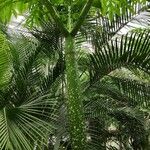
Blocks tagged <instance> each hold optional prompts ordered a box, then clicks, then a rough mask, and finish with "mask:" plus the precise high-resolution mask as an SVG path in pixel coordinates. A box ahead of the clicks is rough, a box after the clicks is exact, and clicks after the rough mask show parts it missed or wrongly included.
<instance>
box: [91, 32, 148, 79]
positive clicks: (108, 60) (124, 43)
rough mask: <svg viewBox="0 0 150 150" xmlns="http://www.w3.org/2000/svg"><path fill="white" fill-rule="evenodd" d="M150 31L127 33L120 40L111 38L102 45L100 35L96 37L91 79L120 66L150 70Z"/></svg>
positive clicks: (100, 76)
mask: <svg viewBox="0 0 150 150" xmlns="http://www.w3.org/2000/svg"><path fill="white" fill-rule="evenodd" d="M149 44H150V40H149V32H143V33H140V34H138V33H132V34H131V35H128V34H127V35H125V36H122V37H121V40H120V41H118V39H117V38H116V39H115V40H114V41H113V40H111V41H110V42H109V43H107V45H106V46H103V47H101V45H100V42H99V37H97V38H95V43H94V47H95V53H94V54H92V55H91V64H90V65H91V71H90V72H91V81H93V80H96V79H97V78H102V77H103V76H105V75H107V74H109V73H110V72H111V71H113V70H115V69H117V68H120V67H127V68H128V67H129V68H139V69H142V70H144V71H146V72H147V73H149V71H150V66H149V61H150V49H149Z"/></svg>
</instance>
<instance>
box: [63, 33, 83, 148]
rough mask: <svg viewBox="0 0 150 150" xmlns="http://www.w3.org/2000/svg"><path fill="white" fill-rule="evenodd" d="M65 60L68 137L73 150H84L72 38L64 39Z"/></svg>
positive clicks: (77, 77) (78, 86)
mask: <svg viewBox="0 0 150 150" xmlns="http://www.w3.org/2000/svg"><path fill="white" fill-rule="evenodd" d="M65 60H66V75H67V106H68V117H69V127H70V137H71V144H72V149H73V150H84V149H85V141H86V136H85V132H84V126H85V125H84V119H83V107H82V101H81V93H80V81H79V75H78V68H77V60H76V55H75V43H74V38H73V37H72V36H71V35H69V36H67V37H66V39H65Z"/></svg>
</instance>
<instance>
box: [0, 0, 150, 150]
mask: <svg viewBox="0 0 150 150" xmlns="http://www.w3.org/2000/svg"><path fill="white" fill-rule="evenodd" d="M6 2H8V3H9V2H10V1H9V0H7V1H5V2H4V1H2V4H3V5H0V6H6V4H7V3H6ZM51 2H52V4H53V5H54V6H55V7H56V8H57V10H58V11H59V13H60V14H61V12H62V11H68V10H64V9H63V7H66V5H63V6H62V7H61V5H62V4H64V3H66V4H72V5H74V6H75V5H77V6H79V5H80V6H81V8H82V7H83V4H84V3H85V1H81V0H78V1H67V0H57V1H54V0H52V1H51ZM82 2H83V3H82ZM134 2H135V1H133V4H134ZM139 2H145V1H140V0H139ZM19 3H23V4H26V5H29V4H30V5H29V6H32V7H29V8H30V9H31V10H32V13H31V16H32V15H33V14H40V13H39V12H36V13H35V12H34V10H36V11H38V9H37V8H39V6H41V5H40V3H39V2H38V1H36V0H32V1H28V0H22V1H20V2H19ZM33 3H34V5H32V4H33ZM125 4H126V1H118V0H114V1H110V2H108V1H105V0H103V1H102V3H100V1H98V0H95V1H94V3H93V6H97V8H99V7H100V8H101V7H102V8H103V9H102V13H103V15H108V16H109V17H110V18H111V20H113V22H114V24H115V25H118V26H116V28H117V29H116V30H114V33H113V34H115V33H116V32H117V31H118V29H119V28H120V27H122V26H123V25H124V24H126V22H127V21H129V20H130V19H131V18H132V17H129V18H130V19H129V18H128V20H126V19H124V18H123V19H122V20H121V19H119V20H117V19H116V15H115V16H113V17H115V18H112V14H113V12H118V11H117V10H116V9H120V8H119V7H121V6H123V5H125ZM129 4H130V3H129ZM12 5H15V9H14V10H19V4H18V3H14V4H12ZM17 5H18V6H17ZM112 6H113V7H112ZM116 6H119V7H116ZM20 7H22V8H20V10H19V12H23V11H24V10H26V7H25V6H24V5H22V4H21V5H20ZM114 7H115V8H114ZM13 8H14V7H13ZM16 8H17V9H16ZM78 8H80V7H78ZM110 8H112V9H111V10H110ZM41 10H42V11H41ZM44 10H45V11H43V9H41V8H40V9H39V11H41V12H42V13H43V12H44V13H45V12H46V11H47V9H46V8H44ZM11 11H13V9H12V10H11ZM91 12H92V11H91ZM108 12H110V14H108ZM128 12H129V11H128ZM128 12H127V13H128ZM73 13H74V14H76V10H74V12H73ZM9 14H10V15H8V16H9V17H10V16H11V14H12V12H9ZM63 14H64V13H62V15H63ZM119 14H120V10H119V12H118V15H119ZM5 15H6V17H8V16H7V14H5ZM33 16H34V17H37V16H36V15H33ZM89 16H90V17H91V15H89ZM2 17H3V16H2ZM38 17H39V16H38ZM38 17H37V18H38ZM3 18H5V17H3ZM125 18H126V17H125ZM5 19H6V18H5ZM7 19H8V18H7ZM75 19H76V17H75ZM49 20H51V19H49ZM97 20H98V19H97ZM120 20H121V21H120ZM125 20H126V21H125ZM32 21H33V18H32ZM38 21H39V20H38ZM40 21H41V20H40ZM86 21H87V22H88V21H89V18H87V20H86ZM102 21H103V19H102ZM109 21H110V20H109ZM43 22H44V21H42V23H41V24H42V27H43V28H42V30H37V29H34V30H33V31H32V32H31V33H32V36H31V37H25V36H20V35H19V36H17V35H15V36H14V37H12V38H10V39H6V37H4V35H3V34H0V43H1V47H0V54H1V55H0V57H1V58H0V75H1V76H0V77H2V79H3V81H7V82H5V84H3V86H1V87H2V88H1V87H0V149H2V150H5V149H6V150H7V149H11V150H15V149H20V150H25V149H28V150H33V149H48V150H51V149H55V150H57V149H71V142H70V134H69V123H68V118H67V107H66V78H65V72H64V71H65V61H64V46H63V44H64V43H63V41H64V37H63V36H62V34H61V31H60V29H59V28H58V27H57V25H55V24H54V23H53V21H51V22H49V23H43ZM85 23H86V22H85ZM110 23H111V22H110ZM93 24H94V25H93ZM88 25H89V24H87V27H89V26H88ZM90 26H91V28H92V30H91V28H87V27H86V25H83V26H82V28H84V27H85V29H84V30H86V32H82V31H83V30H82V28H81V30H80V32H79V33H78V34H77V36H76V37H75V42H76V52H77V53H78V64H79V73H80V80H81V81H82V82H81V87H83V88H82V91H81V92H82V102H83V106H84V117H85V122H86V126H85V129H86V137H87V148H88V149H92V150H94V149H95V150H98V149H106V148H107V149H116V147H119V148H120V149H135V150H136V149H145V150H146V149H147V148H148V147H149V145H148V144H149V141H148V138H149V132H148V130H149V129H148V124H149V123H148V120H149V106H150V102H149V99H150V95H149V91H150V86H149V84H147V83H144V82H142V81H141V82H139V81H135V80H134V79H132V78H131V79H128V78H123V77H118V76H115V74H111V73H112V72H115V70H116V69H122V67H123V68H126V69H130V71H131V72H134V73H136V72H135V70H136V69H137V68H138V71H139V70H142V72H146V73H147V77H149V73H150V72H149V71H150V66H149V62H150V38H149V35H150V33H149V31H141V32H140V33H139V32H136V33H132V34H127V35H125V36H122V37H120V38H115V39H112V40H110V39H111V37H112V36H110V37H109V38H106V39H104V41H103V42H102V41H101V38H102V35H101V34H99V32H97V29H98V28H99V27H100V28H101V31H104V30H105V32H104V33H107V34H109V32H110V31H111V30H110V24H107V25H105V23H104V24H99V23H98V22H96V23H95V22H94V23H93V22H92V23H91V22H90ZM106 27H108V29H109V30H106ZM82 33H84V34H82ZM86 38H87V39H86ZM89 39H90V40H89ZM87 40H89V41H90V42H91V43H90V44H91V45H92V48H93V52H92V54H91V53H90V54H89V53H88V50H87V49H86V52H85V51H84V50H83V48H82V45H83V43H84V42H85V41H87ZM109 40H110V41H109ZM7 43H8V44H9V48H8V44H7ZM8 64H10V65H8ZM8 66H9V67H8ZM8 70H11V72H10V71H8ZM139 72H141V71H139ZM124 73H125V72H124ZM6 74H9V75H8V76H7V80H6ZM1 83H3V82H2V80H1V79H0V84H1ZM111 126H113V128H112V129H110V127H111ZM109 143H110V144H109ZM114 144H116V145H117V146H114Z"/></svg>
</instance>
